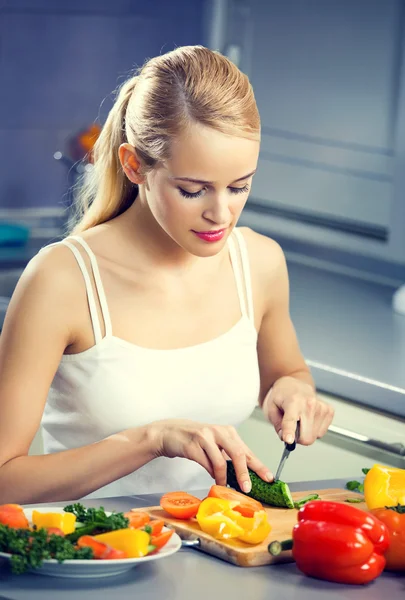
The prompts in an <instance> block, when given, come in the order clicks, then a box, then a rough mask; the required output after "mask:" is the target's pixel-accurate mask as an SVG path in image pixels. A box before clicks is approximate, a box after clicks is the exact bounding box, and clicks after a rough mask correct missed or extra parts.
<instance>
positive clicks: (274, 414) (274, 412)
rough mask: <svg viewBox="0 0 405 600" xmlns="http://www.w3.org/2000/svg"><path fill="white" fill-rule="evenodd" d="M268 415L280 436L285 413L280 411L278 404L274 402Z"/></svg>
mask: <svg viewBox="0 0 405 600" xmlns="http://www.w3.org/2000/svg"><path fill="white" fill-rule="evenodd" d="M267 416H268V419H269V421H270V423H271V424H272V425H273V427H274V429H275V431H276V433H277V435H278V436H280V432H281V425H282V422H283V413H282V412H281V411H280V409H279V408H278V406H277V405H276V404H274V402H272V403H271V404H270V406H269V409H268V412H267Z"/></svg>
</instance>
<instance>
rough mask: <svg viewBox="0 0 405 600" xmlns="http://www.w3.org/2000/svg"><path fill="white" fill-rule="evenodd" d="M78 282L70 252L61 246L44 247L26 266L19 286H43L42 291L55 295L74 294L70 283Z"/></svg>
mask: <svg viewBox="0 0 405 600" xmlns="http://www.w3.org/2000/svg"><path fill="white" fill-rule="evenodd" d="M77 281H78V268H77V263H76V259H75V258H74V256H73V254H72V252H71V250H69V248H67V247H66V246H64V245H63V244H58V245H56V246H50V247H45V248H43V249H42V250H41V252H38V254H36V255H35V256H34V257H33V258H32V259H31V260H30V262H29V263H28V265H27V266H26V268H25V270H24V272H23V274H22V276H21V279H20V281H19V285H20V286H24V287H27V286H28V287H31V286H36V285H41V286H45V287H44V291H46V292H53V293H55V294H58V295H61V294H66V293H68V294H69V291H73V292H74V287H75V286H72V283H74V282H76V283H77Z"/></svg>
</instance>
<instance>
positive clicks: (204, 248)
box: [186, 236, 228, 258]
mask: <svg viewBox="0 0 405 600" xmlns="http://www.w3.org/2000/svg"><path fill="white" fill-rule="evenodd" d="M227 239H228V236H225V237H224V238H223V239H222V240H219V241H218V242H203V241H200V240H198V239H197V240H196V241H195V242H194V243H193V244H192V245H191V244H188V245H187V247H186V249H187V251H188V252H190V254H193V255H194V256H199V257H200V258H209V257H210V256H215V255H216V254H218V253H219V252H221V250H222V249H223V247H224V246H225V245H226V242H227Z"/></svg>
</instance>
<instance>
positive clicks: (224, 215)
mask: <svg viewBox="0 0 405 600" xmlns="http://www.w3.org/2000/svg"><path fill="white" fill-rule="evenodd" d="M210 196H211V197H210V198H209V200H208V205H207V206H206V208H205V209H204V212H203V217H204V219H206V220H207V221H211V223H214V224H215V225H228V224H229V223H230V221H231V216H232V213H231V210H230V206H229V203H230V199H229V197H227V194H226V193H224V194H220V193H215V194H212V195H211V194H210Z"/></svg>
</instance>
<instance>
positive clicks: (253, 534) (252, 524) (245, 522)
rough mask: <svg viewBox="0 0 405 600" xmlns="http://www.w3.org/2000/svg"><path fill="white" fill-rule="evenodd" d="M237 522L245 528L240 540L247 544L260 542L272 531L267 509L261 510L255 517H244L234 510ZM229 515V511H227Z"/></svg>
mask: <svg viewBox="0 0 405 600" xmlns="http://www.w3.org/2000/svg"><path fill="white" fill-rule="evenodd" d="M232 513H233V518H234V520H235V522H236V523H237V524H238V525H240V527H242V529H243V533H242V534H241V535H239V536H238V540H241V541H242V542H246V543H247V544H260V543H261V542H263V540H265V539H266V537H267V536H268V535H269V533H270V531H271V525H270V523H269V520H268V517H267V513H266V511H265V510H259V511H257V512H255V513H254V515H253V517H243V516H242V515H241V514H240V513H238V512H236V511H232ZM227 514H228V515H229V513H227Z"/></svg>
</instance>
